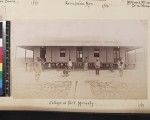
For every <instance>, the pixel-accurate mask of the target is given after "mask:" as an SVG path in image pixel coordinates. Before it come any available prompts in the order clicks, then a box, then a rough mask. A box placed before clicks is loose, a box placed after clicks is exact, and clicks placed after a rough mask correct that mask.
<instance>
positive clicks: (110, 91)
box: [11, 20, 148, 100]
mask: <svg viewBox="0 0 150 120" xmlns="http://www.w3.org/2000/svg"><path fill="white" fill-rule="evenodd" d="M147 32H148V22H147V21H146V20H49V21H48V20H13V21H11V36H12V37H11V43H12V46H11V52H12V54H11V55H12V56H11V58H12V63H11V65H12V78H13V80H12V93H13V98H14V99H83V100H86V99H93V100H100V99H147V97H148V95H147V93H148V91H147V89H148V85H147V83H148V78H147V71H148V70H147V64H148V63H147V56H148V55H147V41H148V40H147V39H148V34H147Z"/></svg>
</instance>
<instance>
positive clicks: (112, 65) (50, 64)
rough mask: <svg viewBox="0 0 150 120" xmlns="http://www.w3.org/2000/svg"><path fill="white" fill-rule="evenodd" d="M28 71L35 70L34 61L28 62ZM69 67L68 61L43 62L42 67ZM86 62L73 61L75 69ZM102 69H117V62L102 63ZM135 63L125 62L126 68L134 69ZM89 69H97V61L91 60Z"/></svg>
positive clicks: (81, 67)
mask: <svg viewBox="0 0 150 120" xmlns="http://www.w3.org/2000/svg"><path fill="white" fill-rule="evenodd" d="M25 66H26V71H33V70H34V62H26V64H25ZM65 67H67V62H46V63H45V64H42V69H43V70H45V69H64V68H65ZM83 67H84V63H83V62H73V69H83ZM100 68H101V69H102V70H110V69H113V70H115V69H117V68H118V65H117V63H101V67H100ZM134 68H135V64H125V69H134ZM88 69H95V63H94V62H89V63H88Z"/></svg>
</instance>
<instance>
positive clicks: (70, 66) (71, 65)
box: [68, 59, 73, 70]
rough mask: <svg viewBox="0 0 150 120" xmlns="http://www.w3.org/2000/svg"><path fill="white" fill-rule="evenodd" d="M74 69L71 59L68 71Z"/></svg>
mask: <svg viewBox="0 0 150 120" xmlns="http://www.w3.org/2000/svg"><path fill="white" fill-rule="evenodd" d="M72 67H73V64H72V61H71V59H69V61H68V69H69V70H72Z"/></svg>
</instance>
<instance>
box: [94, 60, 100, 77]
mask: <svg viewBox="0 0 150 120" xmlns="http://www.w3.org/2000/svg"><path fill="white" fill-rule="evenodd" d="M100 66H101V63H100V60H99V59H96V62H95V70H96V75H99V70H100Z"/></svg>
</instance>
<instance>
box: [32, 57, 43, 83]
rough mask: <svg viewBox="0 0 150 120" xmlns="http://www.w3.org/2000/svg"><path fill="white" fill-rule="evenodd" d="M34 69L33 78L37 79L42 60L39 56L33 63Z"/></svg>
mask: <svg viewBox="0 0 150 120" xmlns="http://www.w3.org/2000/svg"><path fill="white" fill-rule="evenodd" d="M34 71H35V80H39V79H40V76H41V72H42V62H41V58H40V57H37V60H36V62H35V63H34Z"/></svg>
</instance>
